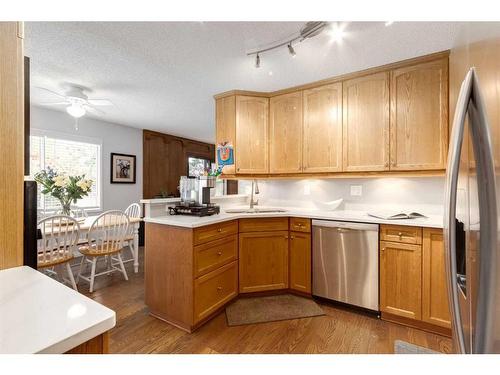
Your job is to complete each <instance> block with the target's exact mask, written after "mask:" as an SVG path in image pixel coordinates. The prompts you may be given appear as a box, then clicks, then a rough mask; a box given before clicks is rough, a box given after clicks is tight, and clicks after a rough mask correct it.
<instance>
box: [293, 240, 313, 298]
mask: <svg viewBox="0 0 500 375" xmlns="http://www.w3.org/2000/svg"><path fill="white" fill-rule="evenodd" d="M290 289H293V290H297V291H299V292H302V293H307V294H311V234H310V233H302V232H290Z"/></svg>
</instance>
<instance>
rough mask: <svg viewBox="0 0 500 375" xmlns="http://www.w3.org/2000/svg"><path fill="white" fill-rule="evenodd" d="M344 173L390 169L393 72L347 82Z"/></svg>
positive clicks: (344, 92) (345, 90) (344, 114)
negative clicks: (390, 103) (391, 85)
mask: <svg viewBox="0 0 500 375" xmlns="http://www.w3.org/2000/svg"><path fill="white" fill-rule="evenodd" d="M343 97H344V100H343V109H342V112H343V170H344V171H384V170H388V169H389V122H390V111H389V73H388V72H382V73H376V74H370V75H367V76H363V77H360V78H355V79H351V80H348V81H345V82H344V83H343Z"/></svg>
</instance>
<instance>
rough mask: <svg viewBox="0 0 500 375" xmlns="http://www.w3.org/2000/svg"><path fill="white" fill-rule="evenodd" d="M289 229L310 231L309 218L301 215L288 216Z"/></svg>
mask: <svg viewBox="0 0 500 375" xmlns="http://www.w3.org/2000/svg"><path fill="white" fill-rule="evenodd" d="M290 230H293V231H296V232H306V233H310V232H311V220H310V219H306V218H302V217H291V218H290Z"/></svg>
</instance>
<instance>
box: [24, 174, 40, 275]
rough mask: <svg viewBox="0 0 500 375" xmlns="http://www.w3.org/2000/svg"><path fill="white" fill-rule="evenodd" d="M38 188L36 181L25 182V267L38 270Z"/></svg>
mask: <svg viewBox="0 0 500 375" xmlns="http://www.w3.org/2000/svg"><path fill="white" fill-rule="evenodd" d="M36 198H37V187H36V182H35V181H24V243H23V249H24V256H23V257H24V261H23V264H24V265H25V266H29V267H31V268H34V269H36V268H37V253H36V252H37V243H36V242H37V238H39V236H38V235H39V233H38V229H37V203H36V200H37V199H36Z"/></svg>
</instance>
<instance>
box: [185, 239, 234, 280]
mask: <svg viewBox="0 0 500 375" xmlns="http://www.w3.org/2000/svg"><path fill="white" fill-rule="evenodd" d="M236 259H238V235H236V234H233V235H231V236H229V237H226V238H221V239H220V240H215V241H211V242H208V243H205V244H202V245H198V246H195V248H194V275H195V277H198V276H201V275H204V274H206V273H208V272H210V271H213V270H215V269H217V268H219V267H220V266H222V265H224V264H226V263H229V262H232V261H233V260H236Z"/></svg>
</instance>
